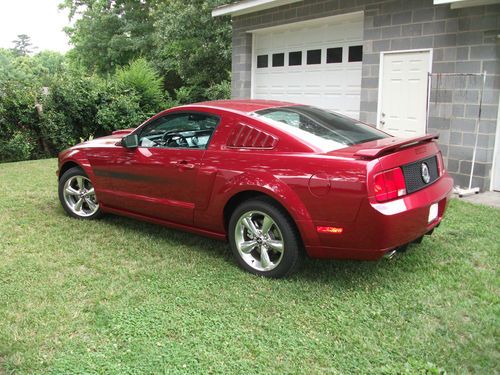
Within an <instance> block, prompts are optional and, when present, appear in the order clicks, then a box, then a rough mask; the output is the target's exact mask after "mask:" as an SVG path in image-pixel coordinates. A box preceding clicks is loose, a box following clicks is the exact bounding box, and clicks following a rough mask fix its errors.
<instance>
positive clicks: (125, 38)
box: [61, 0, 160, 74]
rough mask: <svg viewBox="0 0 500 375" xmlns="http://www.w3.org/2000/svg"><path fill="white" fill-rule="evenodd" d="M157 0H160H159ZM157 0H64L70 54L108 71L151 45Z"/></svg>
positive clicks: (88, 65) (91, 68) (143, 53)
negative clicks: (72, 21) (70, 20)
mask: <svg viewBox="0 0 500 375" xmlns="http://www.w3.org/2000/svg"><path fill="white" fill-rule="evenodd" d="M158 1H160V0H158ZM156 3H157V0H148V1H141V0H115V1H103V0H65V1H64V2H63V3H62V4H61V7H63V8H67V9H69V11H70V17H73V16H74V15H75V14H76V13H79V12H80V13H81V15H82V17H81V18H79V19H77V20H76V22H75V24H74V25H73V26H72V27H68V28H66V33H67V34H68V35H69V37H70V42H71V43H72V44H73V45H74V46H75V48H74V51H72V53H71V54H70V56H71V57H72V58H74V59H76V60H77V61H78V62H79V63H80V64H81V65H83V66H84V67H85V68H87V70H89V71H95V72H97V73H99V74H107V73H112V72H114V71H115V69H116V68H117V67H120V66H124V65H126V64H128V63H130V62H131V61H132V60H135V59H137V58H139V57H141V56H144V57H147V56H149V55H150V54H151V51H152V50H153V49H154V43H153V41H154V15H155V12H154V8H155V6H156Z"/></svg>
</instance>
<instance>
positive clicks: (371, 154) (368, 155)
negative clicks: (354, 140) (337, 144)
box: [354, 134, 439, 159]
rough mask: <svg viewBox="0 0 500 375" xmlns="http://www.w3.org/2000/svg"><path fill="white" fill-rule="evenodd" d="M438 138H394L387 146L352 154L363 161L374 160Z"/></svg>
mask: <svg viewBox="0 0 500 375" xmlns="http://www.w3.org/2000/svg"><path fill="white" fill-rule="evenodd" d="M438 138H439V134H428V135H424V136H422V137H417V138H408V139H401V138H394V139H392V142H390V143H388V144H387V145H383V146H380V147H373V148H366V149H361V150H358V151H356V152H355V153H354V156H358V157H361V158H364V159H375V158H377V157H379V156H382V155H384V154H387V153H389V152H393V151H396V150H399V149H401V148H406V147H410V146H413V145H416V144H419V143H427V142H430V141H432V140H434V139H438Z"/></svg>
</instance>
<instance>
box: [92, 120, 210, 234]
mask: <svg viewBox="0 0 500 375" xmlns="http://www.w3.org/2000/svg"><path fill="white" fill-rule="evenodd" d="M218 123H219V118H218V117H217V116H215V115H212V114H209V113H202V112H176V113H171V114H167V115H165V116H161V117H159V118H156V119H154V120H152V121H151V122H150V123H148V124H145V125H144V126H142V127H141V128H140V129H139V131H138V132H137V134H138V138H139V147H137V148H133V149H129V148H125V147H118V148H117V149H116V150H115V153H116V154H115V155H114V156H113V157H112V158H110V159H109V160H108V161H107V163H106V164H107V165H106V166H104V167H103V166H101V167H103V168H104V169H105V171H104V174H106V175H107V176H108V178H109V179H110V181H111V184H112V189H113V194H112V196H111V197H110V196H108V197H107V204H108V205H109V206H111V207H114V208H118V209H121V210H125V211H129V212H133V213H137V214H140V215H144V216H148V217H153V218H158V219H162V220H168V221H172V222H176V223H181V224H187V225H192V224H193V214H194V208H195V196H194V192H195V182H196V176H197V174H198V170H199V168H200V165H201V162H202V159H203V154H204V153H205V149H206V147H207V145H208V142H209V140H210V138H211V135H212V133H213V131H214V130H215V127H216V126H217V124H218Z"/></svg>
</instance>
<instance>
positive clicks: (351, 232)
mask: <svg viewBox="0 0 500 375" xmlns="http://www.w3.org/2000/svg"><path fill="white" fill-rule="evenodd" d="M452 188H453V180H452V178H451V177H449V176H448V175H447V174H445V175H443V176H442V177H441V178H439V180H437V181H436V182H434V183H433V184H432V185H431V186H429V187H427V188H426V189H423V190H420V191H418V192H415V193H413V194H410V195H408V196H405V197H403V198H401V199H397V200H394V201H391V202H386V203H374V202H370V201H369V199H366V200H365V201H364V202H363V203H362V205H361V208H360V210H359V212H358V215H357V218H356V220H355V222H353V223H342V222H340V221H339V222H335V223H315V224H314V225H332V226H337V227H338V226H342V227H343V228H344V230H343V232H342V233H341V234H317V237H318V242H317V243H315V244H311V245H310V246H307V244H306V249H307V252H308V254H309V256H311V257H314V258H337V259H362V260H376V259H379V258H381V257H382V256H383V255H384V254H385V253H387V252H388V251H390V250H392V249H394V248H397V247H399V246H402V245H405V244H407V243H409V242H412V241H414V240H416V239H418V238H419V237H421V236H423V235H424V234H426V233H428V232H429V231H431V230H432V229H433V228H435V227H436V226H437V225H438V224H439V223H440V222H441V220H442V219H443V216H444V213H445V211H446V206H447V204H448V200H449V199H450V197H451V192H452ZM434 203H437V204H438V216H437V218H436V219H435V220H433V221H432V222H429V221H428V219H429V209H430V206H431V205H432V204H434ZM315 242H316V241H315Z"/></svg>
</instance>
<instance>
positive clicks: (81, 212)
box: [59, 167, 101, 219]
mask: <svg viewBox="0 0 500 375" xmlns="http://www.w3.org/2000/svg"><path fill="white" fill-rule="evenodd" d="M59 200H60V201H61V204H62V206H63V208H64V210H65V211H66V212H67V213H68V214H69V215H70V216H73V217H75V218H78V219H95V218H97V217H99V216H101V210H100V208H99V202H98V201H97V197H96V194H95V191H94V185H93V184H92V182H91V181H90V179H89V178H88V176H87V175H86V174H85V172H84V171H82V170H81V169H80V168H77V167H75V168H71V169H68V170H67V171H66V172H64V174H63V175H62V176H61V178H60V180H59Z"/></svg>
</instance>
